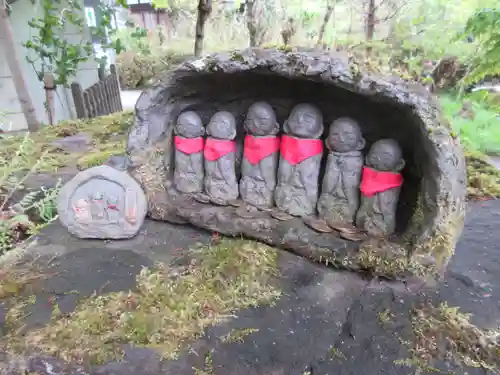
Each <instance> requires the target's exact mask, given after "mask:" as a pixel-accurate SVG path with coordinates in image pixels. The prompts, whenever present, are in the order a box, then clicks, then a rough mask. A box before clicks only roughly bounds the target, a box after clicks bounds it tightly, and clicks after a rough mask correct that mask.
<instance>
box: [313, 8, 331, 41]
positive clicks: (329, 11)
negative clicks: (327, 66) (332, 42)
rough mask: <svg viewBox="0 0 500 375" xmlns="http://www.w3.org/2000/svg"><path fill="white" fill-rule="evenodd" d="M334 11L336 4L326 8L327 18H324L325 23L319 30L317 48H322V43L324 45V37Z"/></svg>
mask: <svg viewBox="0 0 500 375" xmlns="http://www.w3.org/2000/svg"><path fill="white" fill-rule="evenodd" d="M334 9H335V4H333V3H329V4H328V6H327V7H326V11H325V17H324V18H323V23H322V24H321V27H320V28H319V35H318V42H317V43H316V47H319V46H321V43H323V37H324V36H325V31H326V25H327V24H328V21H330V17H331V16H332V13H333V10H334Z"/></svg>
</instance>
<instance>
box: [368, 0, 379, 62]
mask: <svg viewBox="0 0 500 375" xmlns="http://www.w3.org/2000/svg"><path fill="white" fill-rule="evenodd" d="M376 10H377V7H376V6H375V0H368V12H367V13H366V24H365V33H366V34H365V39H366V42H367V43H368V46H367V47H366V55H367V56H370V55H371V52H372V46H371V45H370V44H371V42H372V41H373V37H374V35H375V12H376Z"/></svg>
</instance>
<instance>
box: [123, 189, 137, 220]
mask: <svg viewBox="0 0 500 375" xmlns="http://www.w3.org/2000/svg"><path fill="white" fill-rule="evenodd" d="M125 220H127V221H128V222H129V223H130V224H136V223H137V192H135V191H134V190H132V189H128V188H127V189H125Z"/></svg>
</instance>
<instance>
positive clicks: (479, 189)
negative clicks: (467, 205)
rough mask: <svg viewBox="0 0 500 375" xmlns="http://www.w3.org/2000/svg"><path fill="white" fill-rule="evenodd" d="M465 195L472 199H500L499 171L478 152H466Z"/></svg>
mask: <svg viewBox="0 0 500 375" xmlns="http://www.w3.org/2000/svg"><path fill="white" fill-rule="evenodd" d="M465 158H466V161H467V185H468V186H467V194H468V195H469V197H472V198H482V197H486V198H497V197H500V171H499V170H498V169H496V168H495V167H494V166H493V165H491V164H490V162H489V161H488V159H487V156H486V155H483V154H481V153H479V152H470V151H468V152H466V154H465Z"/></svg>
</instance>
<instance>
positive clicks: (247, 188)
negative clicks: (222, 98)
mask: <svg viewBox="0 0 500 375" xmlns="http://www.w3.org/2000/svg"><path fill="white" fill-rule="evenodd" d="M243 126H244V128H245V131H246V135H245V142H244V146H243V160H242V163H241V180H240V196H241V198H242V200H243V202H244V203H245V205H246V206H242V207H241V209H239V210H238V212H239V213H240V214H242V216H244V215H245V213H242V212H241V211H242V210H246V211H247V212H248V213H249V212H250V211H251V208H250V207H253V208H257V209H269V208H271V207H272V206H273V205H274V189H275V187H276V174H277V171H278V161H279V148H280V138H279V137H278V136H277V134H278V133H279V131H280V127H279V124H278V123H277V122H276V115H275V113H274V110H273V108H272V107H271V106H270V105H269V104H268V103H266V102H257V103H254V104H253V105H252V106H251V107H250V108H249V110H248V113H247V117H246V119H245V122H244V124H243Z"/></svg>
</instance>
